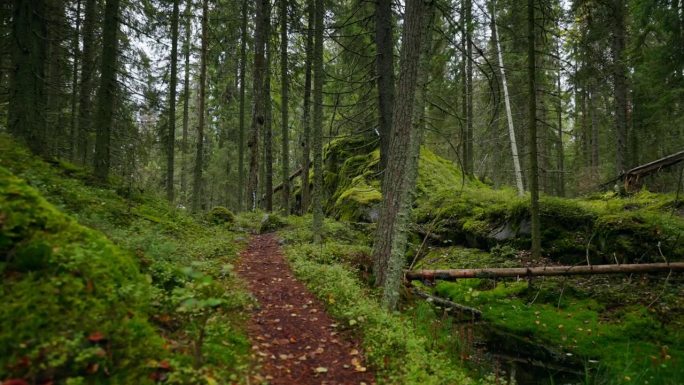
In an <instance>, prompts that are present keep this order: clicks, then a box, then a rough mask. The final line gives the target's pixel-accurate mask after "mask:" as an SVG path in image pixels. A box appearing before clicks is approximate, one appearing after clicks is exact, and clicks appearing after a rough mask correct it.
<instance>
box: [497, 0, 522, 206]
mask: <svg viewBox="0 0 684 385" xmlns="http://www.w3.org/2000/svg"><path fill="white" fill-rule="evenodd" d="M492 24H493V28H492V31H493V35H494V40H495V41H496V51H497V56H498V59H499V69H500V71H501V85H502V86H503V91H504V103H505V105H506V121H507V122H508V138H509V140H510V143H511V154H512V155H513V168H514V170H515V185H516V187H517V188H518V195H520V196H522V195H523V194H524V193H525V188H524V187H523V179H522V168H521V167H520V157H519V156H518V143H517V140H516V138H515V127H514V126H513V114H512V112H511V98H510V97H509V95H508V83H507V82H506V69H505V67H504V62H503V54H502V52H501V43H500V42H499V34H498V28H497V26H496V4H494V5H493V6H492Z"/></svg>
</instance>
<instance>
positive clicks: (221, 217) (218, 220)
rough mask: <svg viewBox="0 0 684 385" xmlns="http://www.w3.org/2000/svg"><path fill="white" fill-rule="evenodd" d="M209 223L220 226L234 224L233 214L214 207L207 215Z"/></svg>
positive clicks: (219, 207) (220, 207) (225, 209)
mask: <svg viewBox="0 0 684 385" xmlns="http://www.w3.org/2000/svg"><path fill="white" fill-rule="evenodd" d="M207 219H208V220H209V222H211V223H213V224H216V225H221V224H226V223H233V222H235V214H233V212H232V211H230V210H228V209H227V208H225V207H223V206H216V207H214V208H213V209H211V211H209V213H208V214H207Z"/></svg>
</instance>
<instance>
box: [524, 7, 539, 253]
mask: <svg viewBox="0 0 684 385" xmlns="http://www.w3.org/2000/svg"><path fill="white" fill-rule="evenodd" d="M534 3H535V1H534V0H527V76H528V87H529V89H528V92H529V95H528V98H529V106H528V108H529V111H528V119H529V124H530V147H529V151H530V199H531V205H530V215H531V217H532V250H531V251H532V257H533V258H539V257H540V256H541V229H540V227H541V223H540V220H539V167H538V161H537V84H536V83H537V74H536V52H535V51H536V45H535V40H536V38H535V19H534V18H535V16H534V14H535V12H534V6H535V5H534Z"/></svg>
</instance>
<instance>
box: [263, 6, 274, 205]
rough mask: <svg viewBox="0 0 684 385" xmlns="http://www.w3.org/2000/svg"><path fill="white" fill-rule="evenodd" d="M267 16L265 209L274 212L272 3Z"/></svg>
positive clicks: (265, 41) (268, 7)
mask: <svg viewBox="0 0 684 385" xmlns="http://www.w3.org/2000/svg"><path fill="white" fill-rule="evenodd" d="M266 14H267V15H269V17H268V19H265V23H266V25H265V26H264V31H265V34H264V36H265V40H264V43H265V44H264V50H265V52H266V68H265V71H264V75H265V76H264V92H263V98H264V173H265V176H266V177H265V178H264V185H263V188H264V195H265V199H264V209H265V210H266V211H268V212H271V211H273V105H272V103H271V17H270V15H271V1H270V0H268V1H267V2H266Z"/></svg>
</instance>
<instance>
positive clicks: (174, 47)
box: [166, 0, 180, 203]
mask: <svg viewBox="0 0 684 385" xmlns="http://www.w3.org/2000/svg"><path fill="white" fill-rule="evenodd" d="M179 3H180V0H173V14H172V15H171V74H170V80H169V122H168V124H169V128H168V133H167V138H166V140H167V142H166V199H167V200H168V201H169V202H171V203H173V199H174V190H173V172H174V171H173V168H174V167H173V166H174V156H175V149H176V83H177V81H178V79H177V76H178V75H177V67H178V17H179V12H180V10H179Z"/></svg>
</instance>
